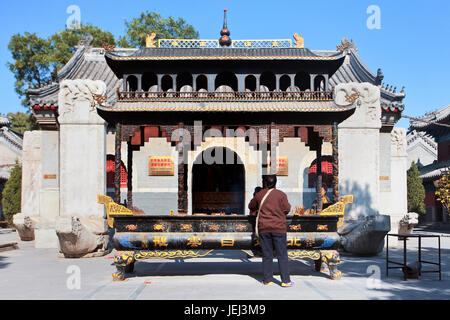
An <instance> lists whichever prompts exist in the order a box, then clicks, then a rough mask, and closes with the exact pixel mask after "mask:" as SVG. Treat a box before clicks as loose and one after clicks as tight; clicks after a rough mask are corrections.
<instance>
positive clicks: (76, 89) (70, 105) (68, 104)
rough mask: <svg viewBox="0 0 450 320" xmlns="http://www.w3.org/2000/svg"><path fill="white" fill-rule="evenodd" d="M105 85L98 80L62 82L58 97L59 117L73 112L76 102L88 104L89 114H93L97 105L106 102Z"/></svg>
mask: <svg viewBox="0 0 450 320" xmlns="http://www.w3.org/2000/svg"><path fill="white" fill-rule="evenodd" d="M105 93H106V84H105V83H104V82H103V81H99V80H88V79H86V80H64V81H62V82H61V85H60V91H59V95H58V100H59V105H60V110H61V116H62V117H65V116H66V115H68V114H71V113H73V112H74V106H75V102H76V101H88V102H90V105H91V108H90V110H89V111H90V112H95V111H96V110H95V106H96V104H97V103H101V102H104V101H106V96H105Z"/></svg>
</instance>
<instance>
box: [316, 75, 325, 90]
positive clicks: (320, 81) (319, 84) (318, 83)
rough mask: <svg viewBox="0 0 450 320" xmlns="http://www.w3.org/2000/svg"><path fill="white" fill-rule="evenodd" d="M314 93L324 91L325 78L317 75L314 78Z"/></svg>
mask: <svg viewBox="0 0 450 320" xmlns="http://www.w3.org/2000/svg"><path fill="white" fill-rule="evenodd" d="M314 91H325V77H324V76H322V75H318V76H316V77H315V78H314Z"/></svg>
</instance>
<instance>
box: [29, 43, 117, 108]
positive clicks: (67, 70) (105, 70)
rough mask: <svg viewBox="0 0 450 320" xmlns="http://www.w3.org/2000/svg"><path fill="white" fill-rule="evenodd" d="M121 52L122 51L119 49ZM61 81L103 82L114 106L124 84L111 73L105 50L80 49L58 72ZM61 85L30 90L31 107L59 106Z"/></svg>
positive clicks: (110, 102)
mask: <svg viewBox="0 0 450 320" xmlns="http://www.w3.org/2000/svg"><path fill="white" fill-rule="evenodd" d="M118 50H121V49H118ZM58 79H59V81H62V80H65V79H68V80H73V79H91V80H103V81H105V83H106V86H107V103H108V104H114V103H115V100H116V88H117V87H119V86H120V85H121V83H122V80H119V79H118V78H117V77H116V75H115V74H114V73H113V72H112V71H111V69H110V68H109V67H108V65H107V64H106V61H105V56H104V50H103V49H99V48H90V47H87V46H80V47H78V49H77V51H76V52H75V54H74V56H73V57H72V58H71V59H70V61H69V62H68V63H67V64H66V65H65V66H64V67H63V68H62V69H61V70H60V71H59V72H58ZM58 93H59V83H56V82H54V83H52V84H50V85H48V86H45V87H42V88H39V89H30V90H28V94H29V96H30V105H31V106H32V107H33V106H36V105H37V106H44V105H47V106H51V105H53V106H58Z"/></svg>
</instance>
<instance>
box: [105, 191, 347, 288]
mask: <svg viewBox="0 0 450 320" xmlns="http://www.w3.org/2000/svg"><path fill="white" fill-rule="evenodd" d="M99 202H100V203H103V204H105V206H106V208H107V216H108V224H109V225H110V227H112V228H114V230H115V235H114V238H113V245H114V248H115V249H116V250H117V251H118V252H119V254H118V255H117V256H116V258H115V265H116V267H117V272H116V273H114V274H113V278H114V279H115V280H124V279H125V274H126V273H130V272H133V269H134V264H135V262H137V261H142V260H146V259H176V258H200V257H205V256H207V255H208V254H210V253H211V252H212V251H214V250H248V251H246V252H247V253H248V254H249V255H252V253H250V252H253V254H257V253H258V252H259V251H260V245H259V239H258V237H256V235H255V232H254V230H255V222H256V217H254V216H243V215H217V216H210V215H197V216H188V215H186V216H185V215H176V216H143V215H135V214H133V212H131V211H130V210H128V209H127V208H125V207H123V206H121V205H117V204H116V203H114V202H112V200H111V199H110V198H109V197H105V196H101V197H99ZM340 218H341V216H340V215H301V216H287V221H286V224H287V225H286V227H287V231H288V233H287V247H288V256H289V258H290V259H303V258H309V259H311V260H314V261H315V268H316V271H320V268H321V265H322V263H325V264H326V265H327V266H328V269H329V271H330V276H331V278H332V279H338V278H340V277H341V272H340V271H339V270H338V269H337V266H338V263H339V261H340V257H339V253H338V251H337V249H338V248H339V246H340V236H339V235H338V233H337V226H338V221H339V219H340Z"/></svg>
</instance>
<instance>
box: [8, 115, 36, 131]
mask: <svg viewBox="0 0 450 320" xmlns="http://www.w3.org/2000/svg"><path fill="white" fill-rule="evenodd" d="M8 117H9V118H10V119H11V129H12V130H14V131H15V132H17V133H20V134H22V135H23V134H24V132H25V131H32V130H37V129H38V124H37V123H36V119H35V118H34V117H33V116H32V115H31V114H27V113H23V112H17V113H8Z"/></svg>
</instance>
